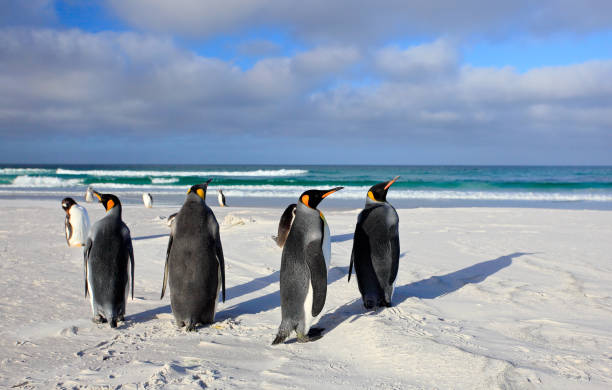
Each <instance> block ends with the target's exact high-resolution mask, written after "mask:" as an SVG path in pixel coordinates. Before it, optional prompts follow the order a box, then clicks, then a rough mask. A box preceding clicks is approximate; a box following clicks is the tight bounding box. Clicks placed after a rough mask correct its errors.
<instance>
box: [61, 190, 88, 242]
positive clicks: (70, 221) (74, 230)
mask: <svg viewBox="0 0 612 390" xmlns="http://www.w3.org/2000/svg"><path fill="white" fill-rule="evenodd" d="M62 208H63V209H64V211H65V212H66V220H65V221H64V227H65V231H66V242H68V246H77V247H78V246H85V244H86V243H87V234H88V233H89V215H88V214H87V210H85V208H84V207H83V206H81V205H79V204H77V202H75V201H74V199H72V198H64V199H62Z"/></svg>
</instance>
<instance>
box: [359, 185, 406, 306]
mask: <svg viewBox="0 0 612 390" xmlns="http://www.w3.org/2000/svg"><path fill="white" fill-rule="evenodd" d="M398 178H399V176H396V177H395V178H393V179H392V180H389V181H386V182H382V183H378V184H376V185H374V186H372V187H371V188H370V189H369V191H368V194H367V197H366V204H365V208H364V209H363V210H362V211H361V213H359V216H358V217H357V226H356V227H355V235H354V237H353V250H352V253H351V263H350V266H349V274H348V280H349V282H350V281H351V273H352V270H353V265H354V266H355V275H356V276H357V285H358V286H359V292H360V293H361V297H362V299H363V305H364V306H365V308H366V309H368V310H370V309H375V308H376V307H380V306H387V307H389V306H391V299H392V297H393V289H394V286H395V279H396V277H397V271H398V268H399V253H400V247H399V230H398V226H399V217H398V215H397V212H396V211H395V208H393V206H391V205H390V204H389V203H388V202H387V191H388V190H389V187H391V185H392V184H393V183H395V181H396V180H397V179H398Z"/></svg>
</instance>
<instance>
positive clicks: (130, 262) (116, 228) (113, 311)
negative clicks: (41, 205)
mask: <svg viewBox="0 0 612 390" xmlns="http://www.w3.org/2000/svg"><path fill="white" fill-rule="evenodd" d="M94 195H95V196H96V197H97V198H98V200H99V201H100V203H102V205H103V206H104V208H105V209H106V215H105V216H104V217H103V218H102V219H100V220H99V221H97V222H96V223H94V224H93V226H92V227H91V231H90V232H89V238H88V239H87V246H86V247H85V250H84V252H83V254H84V260H85V261H84V265H85V267H84V268H85V296H86V297H87V294H89V296H90V300H91V310H92V313H93V321H94V322H95V323H103V322H109V323H110V326H111V328H116V327H117V321H123V320H124V316H125V304H126V300H127V296H128V293H129V288H128V287H129V285H130V284H131V286H132V299H134V250H133V249H132V237H131V236H130V229H128V227H127V226H126V224H125V223H124V222H123V221H122V220H121V202H120V201H119V198H117V197H116V196H115V195H112V194H100V193H98V192H96V191H94ZM128 270H129V271H130V272H128ZM130 276H131V283H130V281H129V280H130Z"/></svg>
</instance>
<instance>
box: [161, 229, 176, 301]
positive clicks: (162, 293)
mask: <svg viewBox="0 0 612 390" xmlns="http://www.w3.org/2000/svg"><path fill="white" fill-rule="evenodd" d="M173 238H174V236H173V234H172V233H170V239H169V240H168V249H167V250H166V264H164V281H163V283H162V291H161V296H160V297H159V299H162V298H163V297H164V294H165V293H166V283H168V257H170V249H171V248H172V240H173Z"/></svg>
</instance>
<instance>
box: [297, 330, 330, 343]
mask: <svg viewBox="0 0 612 390" xmlns="http://www.w3.org/2000/svg"><path fill="white" fill-rule="evenodd" d="M324 330H325V328H310V330H309V331H308V334H306V335H305V334H302V333H298V335H297V341H298V343H308V342H312V341H317V340H319V339H320V338H322V337H323V334H322V333H323V331H324Z"/></svg>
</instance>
